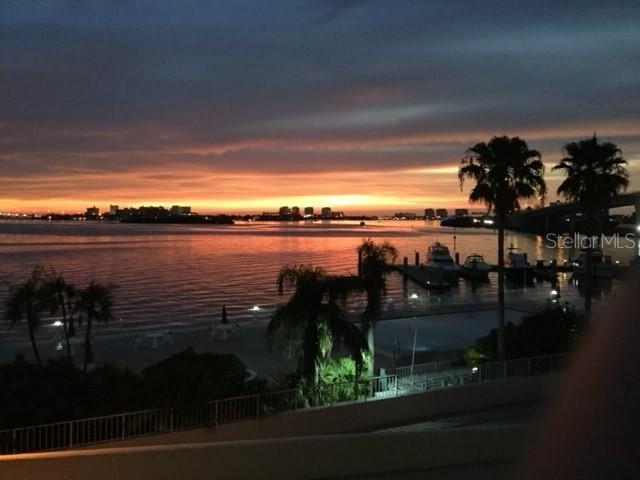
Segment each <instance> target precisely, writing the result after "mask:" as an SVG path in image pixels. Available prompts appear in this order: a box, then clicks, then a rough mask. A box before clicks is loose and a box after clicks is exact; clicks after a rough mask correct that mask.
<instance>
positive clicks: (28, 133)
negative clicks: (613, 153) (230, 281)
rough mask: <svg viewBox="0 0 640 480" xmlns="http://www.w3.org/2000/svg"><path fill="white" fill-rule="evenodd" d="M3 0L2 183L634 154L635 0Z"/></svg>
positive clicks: (638, 41)
mask: <svg viewBox="0 0 640 480" xmlns="http://www.w3.org/2000/svg"><path fill="white" fill-rule="evenodd" d="M2 9H3V12H2V15H1V16H0V29H1V33H0V35H1V36H0V102H1V104H2V108H1V110H0V145H1V146H2V150H1V155H2V165H1V166H0V175H2V176H4V177H10V176H12V175H29V174H32V173H33V172H39V173H43V172H47V171H52V172H59V171H69V172H73V171H74V169H77V170H79V171H85V170H92V169H93V170H98V171H100V170H110V169H116V170H126V169H127V168H130V167H131V166H133V165H135V167H136V169H140V168H143V167H144V166H145V165H149V166H153V167H158V166H159V165H175V164H182V165H193V166H194V167H198V168H202V167H206V168H209V169H211V170H216V169H221V170H225V171H227V170H230V169H231V170H233V169H236V170H238V171H245V170H246V171H260V170H262V171H267V172H286V171H288V170H290V169H291V168H292V164H296V163H297V164H298V165H299V164H300V163H302V164H306V165H307V166H308V168H309V169H313V170H323V169H326V170H332V169H335V168H343V169H344V168H370V169H386V168H398V167H399V166H401V167H411V166H417V165H424V164H425V163H426V164H427V165H428V164H433V165H436V164H441V163H446V162H450V161H452V160H453V159H455V158H459V156H460V154H461V152H463V151H464V148H465V147H466V146H467V145H468V144H469V143H470V142H471V141H476V140H483V139H485V136H486V135H489V134H491V133H496V134H500V133H503V132H509V133H511V134H517V133H519V132H524V133H523V134H525V133H530V134H531V135H533V136H534V138H535V137H537V138H544V137H553V138H558V139H559V140H558V141H557V143H556V147H555V149H556V150H559V148H560V146H561V145H562V142H563V139H564V135H563V134H562V132H570V133H569V134H570V135H575V133H574V132H583V134H584V135H588V134H590V133H592V132H593V131H594V130H599V131H603V130H604V131H606V132H607V133H609V134H610V135H611V134H615V133H619V134H620V135H626V136H623V137H620V138H626V139H628V142H627V144H624V145H622V146H623V147H626V150H627V151H630V152H632V153H634V152H638V145H639V142H638V135H639V134H640V128H638V124H637V119H638V105H640V92H639V90H638V88H637V79H638V78H640V26H639V24H638V22H637V19H638V17H639V14H640V6H638V3H637V2H625V1H621V2H615V3H609V4H605V3H603V2H585V1H583V2H578V1H572V2H557V1H553V2H552V1H543V2H524V1H493V2H476V1H466V2H463V1H450V2H423V1H404V2H388V1H347V0H344V1H335V0H319V1H304V2H299V1H278V2H271V1H241V2H239V1H228V2H205V1H195V0H194V1H183V2H163V1H157V0H156V1H135V0H130V1H124V0H123V1H110V2H109V1H103V2H98V1H96V2H80V1H67V2H64V1H38V2H37V1H8V2H7V1H5V2H4V3H3V7H2ZM618 128H623V129H624V131H619V132H618V130H617V129H618ZM554 131H557V132H560V133H556V134H555V135H554V133H553V132H554ZM549 132H551V133H549Z"/></svg>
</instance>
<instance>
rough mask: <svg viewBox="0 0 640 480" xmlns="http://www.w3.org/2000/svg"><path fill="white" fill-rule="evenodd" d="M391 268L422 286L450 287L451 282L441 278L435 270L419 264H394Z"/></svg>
mask: <svg viewBox="0 0 640 480" xmlns="http://www.w3.org/2000/svg"><path fill="white" fill-rule="evenodd" d="M392 268H393V269H394V270H395V271H397V272H399V273H400V274H402V275H404V276H405V277H407V278H410V279H411V280H413V281H414V282H415V283H417V284H418V285H420V286H421V287H424V288H433V289H445V288H451V283H450V282H448V281H447V280H445V279H443V278H442V276H441V275H439V274H438V273H437V272H436V271H434V270H431V269H428V268H424V266H421V265H408V264H400V265H398V264H395V265H392Z"/></svg>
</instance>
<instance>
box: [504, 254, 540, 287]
mask: <svg viewBox="0 0 640 480" xmlns="http://www.w3.org/2000/svg"><path fill="white" fill-rule="evenodd" d="M517 250H518V249H517V248H515V247H514V246H513V245H512V246H511V247H509V253H508V254H507V264H506V266H505V268H504V274H505V276H506V277H507V278H508V279H509V280H511V281H512V282H517V283H533V279H534V277H535V269H534V267H533V265H529V262H527V254H526V253H521V252H518V251H517Z"/></svg>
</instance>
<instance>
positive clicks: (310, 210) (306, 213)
mask: <svg viewBox="0 0 640 480" xmlns="http://www.w3.org/2000/svg"><path fill="white" fill-rule="evenodd" d="M304 216H305V218H313V207H304Z"/></svg>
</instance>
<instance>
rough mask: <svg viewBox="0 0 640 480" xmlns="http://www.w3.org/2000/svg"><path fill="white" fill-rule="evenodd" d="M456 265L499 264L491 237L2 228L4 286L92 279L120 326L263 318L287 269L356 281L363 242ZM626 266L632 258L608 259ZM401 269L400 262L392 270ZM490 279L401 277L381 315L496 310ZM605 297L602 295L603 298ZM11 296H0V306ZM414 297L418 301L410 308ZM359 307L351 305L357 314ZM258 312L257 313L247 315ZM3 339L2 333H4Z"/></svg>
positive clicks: (301, 226)
mask: <svg viewBox="0 0 640 480" xmlns="http://www.w3.org/2000/svg"><path fill="white" fill-rule="evenodd" d="M454 235H455V237H456V239H455V249H456V251H458V252H460V256H461V259H462V260H464V258H465V256H466V255H468V254H470V253H473V252H477V253H481V254H483V255H485V257H486V259H487V260H488V261H490V262H492V263H495V262H496V233H495V232H494V231H492V230H484V229H466V230H465V229H457V230H455V231H454V230H453V229H451V228H443V227H440V226H438V225H437V224H436V223H434V222H422V221H416V222H408V221H395V222H394V221H381V222H369V224H368V225H367V226H365V227H361V226H359V225H358V224H357V223H348V222H335V223H322V222H316V223H295V224H292V223H242V222H239V223H238V224H236V225H233V226H184V225H175V226H173V225H131V224H96V223H80V222H75V223H26V222H25V223H21V222H16V223H11V222H7V223H0V268H1V270H0V280H3V281H6V282H9V283H16V282H19V281H22V280H24V279H25V278H26V277H27V276H28V275H29V273H30V271H31V270H32V269H33V267H34V266H35V265H36V264H41V265H44V266H52V267H54V268H55V269H56V270H58V271H60V272H63V273H64V275H65V276H66V278H67V279H68V280H69V281H71V282H74V283H77V284H80V285H81V284H84V283H87V282H88V281H89V280H90V279H92V278H95V279H96V280H98V281H101V282H105V283H113V284H116V285H117V286H118V288H117V290H116V312H115V316H116V321H115V322H114V323H113V325H112V327H111V328H118V327H119V326H129V327H130V326H132V325H133V324H136V325H139V326H151V325H153V326H157V325H160V324H162V325H168V324H172V325H178V324H195V323H199V322H209V321H211V320H218V319H219V312H220V309H221V307H222V305H226V306H227V309H228V311H229V315H230V319H232V320H233V321H247V320H252V319H263V318H268V316H269V315H270V313H271V312H273V308H274V305H275V304H276V303H278V302H283V301H285V300H286V297H279V296H278V295H277V292H276V284H275V279H276V276H277V273H278V271H279V269H280V268H281V267H282V266H283V265H284V264H295V263H306V264H313V265H318V266H323V267H325V268H326V269H327V270H328V271H329V272H331V273H336V274H340V273H353V272H354V271H355V269H356V248H357V246H358V245H359V243H360V242H361V241H362V239H363V238H367V237H370V238H373V239H375V240H379V241H382V240H385V239H387V240H390V241H391V242H392V243H393V244H394V245H395V246H396V247H397V248H398V250H399V252H400V256H401V257H402V256H408V257H409V258H410V261H413V255H414V252H415V251H419V252H420V254H421V260H424V258H425V255H426V250H427V246H428V245H429V244H431V243H432V242H434V241H441V242H444V243H446V244H447V245H448V246H449V247H450V249H451V250H452V252H453V250H454V248H453V247H454ZM506 244H507V245H509V244H513V245H514V246H515V247H518V248H520V249H522V250H523V251H526V252H528V254H529V258H530V259H531V260H533V259H545V260H550V259H552V258H556V259H557V260H558V261H562V260H564V259H568V258H570V257H571V256H576V255H577V253H576V252H575V251H572V250H561V249H553V248H547V246H545V243H544V241H543V239H542V238H541V237H536V236H532V235H522V234H514V233H508V234H507V240H506ZM608 253H610V254H611V255H613V257H614V259H617V260H620V261H623V262H626V261H628V260H629V258H630V256H631V254H632V252H630V251H625V250H614V251H611V252H608ZM398 261H399V262H401V259H399V260H398ZM496 283H497V282H496V278H495V277H494V276H492V277H491V278H490V282H489V283H488V284H486V285H481V286H479V287H477V288H472V287H471V285H470V284H468V283H467V282H465V281H464V280H461V281H460V283H459V285H458V286H457V287H455V288H452V289H451V290H450V291H448V292H445V293H440V294H437V293H434V292H428V291H426V290H424V289H422V288H421V287H419V286H417V285H415V284H413V283H412V282H408V283H404V284H403V282H402V278H401V276H400V275H398V274H392V275H390V278H389V287H390V289H389V296H388V299H387V301H386V304H385V309H386V312H387V313H386V315H387V316H393V314H394V312H396V313H397V312H401V311H412V310H415V311H425V310H426V311H428V309H429V307H430V306H431V305H443V304H447V303H450V304H473V303H478V302H489V301H495V299H496V298H497V292H496ZM607 290H608V289H607V288H605V289H604V291H605V294H606V292H607ZM549 291H550V287H549V284H543V285H536V286H534V287H530V288H526V289H523V288H511V289H509V290H508V293H507V298H508V300H517V299H519V298H523V299H524V298H526V299H532V298H533V299H536V298H537V299H541V300H542V299H544V298H546V297H548V295H549ZM561 291H562V294H563V300H567V301H571V302H579V301H580V299H579V292H578V289H577V288H576V287H575V286H573V285H572V284H571V282H570V279H569V277H566V278H563V279H562V281H561ZM6 293H7V287H6V285H5V284H3V285H2V287H0V301H4V299H5V298H6ZM416 297H417V298H416ZM362 305H363V299H362V298H354V299H352V300H351V301H350V304H349V308H350V310H351V311H352V312H358V311H359V310H360V309H361V307H362ZM254 306H258V307H259V310H257V311H254V309H253V307H254ZM2 331H5V329H4V328H3V329H2Z"/></svg>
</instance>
